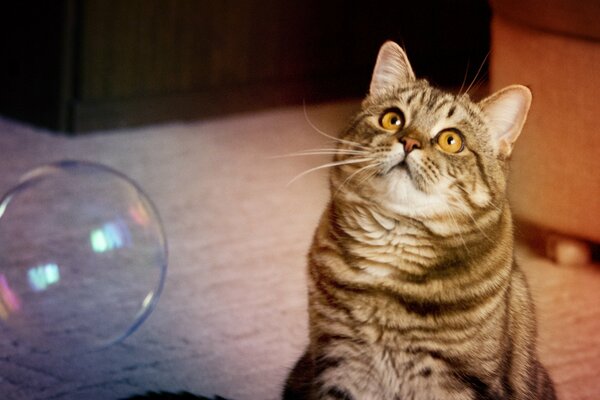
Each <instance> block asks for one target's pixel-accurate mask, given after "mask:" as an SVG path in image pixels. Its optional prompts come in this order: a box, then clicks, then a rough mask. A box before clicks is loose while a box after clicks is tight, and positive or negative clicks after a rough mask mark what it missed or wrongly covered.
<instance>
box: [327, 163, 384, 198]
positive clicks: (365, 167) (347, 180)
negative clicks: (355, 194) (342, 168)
mask: <svg viewBox="0 0 600 400" xmlns="http://www.w3.org/2000/svg"><path fill="white" fill-rule="evenodd" d="M378 166H379V162H377V163H373V164H369V165H367V166H364V167H361V168H359V169H358V170H356V171H354V172H353V173H352V174H350V176H348V177H347V178H346V179H345V180H344V182H342V183H341V184H340V186H338V188H337V189H336V191H335V193H334V194H333V196H332V198H335V197H336V196H337V195H338V193H339V192H340V190H341V189H342V187H344V185H346V184H347V183H349V182H350V181H351V180H352V178H354V177H355V176H356V175H358V174H359V173H361V172H363V171H365V170H367V169H370V168H375V167H378ZM371 176H372V175H371ZM361 183H362V181H361Z"/></svg>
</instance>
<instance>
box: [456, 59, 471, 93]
mask: <svg viewBox="0 0 600 400" xmlns="http://www.w3.org/2000/svg"><path fill="white" fill-rule="evenodd" d="M469 64H470V62H469V60H467V68H466V69H465V76H464V77H463V81H462V83H461V84H460V89H458V97H460V96H461V95H462V90H463V89H464V87H465V83H467V75H469V66H470V65H469Z"/></svg>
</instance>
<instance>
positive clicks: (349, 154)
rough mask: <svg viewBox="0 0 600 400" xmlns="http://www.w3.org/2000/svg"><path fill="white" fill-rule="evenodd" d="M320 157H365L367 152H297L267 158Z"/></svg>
mask: <svg viewBox="0 0 600 400" xmlns="http://www.w3.org/2000/svg"><path fill="white" fill-rule="evenodd" d="M321 155H325V156H327V155H330V156H336V155H346V156H366V155H368V152H366V151H337V150H308V151H298V152H295V153H289V154H280V155H276V156H271V157H269V158H270V159H274V158H287V157H301V156H321Z"/></svg>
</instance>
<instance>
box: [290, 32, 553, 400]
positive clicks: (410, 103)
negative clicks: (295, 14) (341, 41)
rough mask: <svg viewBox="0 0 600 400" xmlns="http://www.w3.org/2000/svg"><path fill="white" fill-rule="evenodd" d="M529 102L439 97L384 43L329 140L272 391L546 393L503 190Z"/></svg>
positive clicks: (389, 398) (441, 395) (443, 397)
mask: <svg viewBox="0 0 600 400" xmlns="http://www.w3.org/2000/svg"><path fill="white" fill-rule="evenodd" d="M441 62H443V60H441ZM531 98H532V96H531V92H530V90H529V89H528V88H526V87H524V86H520V85H512V86H508V87H506V88H504V89H502V90H500V91H498V92H496V93H494V94H492V95H490V96H489V97H487V98H485V99H484V100H482V101H480V102H473V101H471V100H470V98H469V96H468V95H467V94H457V95H455V94H450V93H445V92H443V91H441V90H439V89H437V88H434V87H433V86H431V85H430V84H429V83H428V82H427V81H426V80H423V79H416V77H415V74H414V72H413V70H412V68H411V65H410V63H409V61H408V58H407V56H406V54H405V53H404V51H403V50H402V48H401V47H400V46H398V45H397V44H396V43H394V42H386V43H385V44H384V45H383V46H382V47H381V49H380V51H379V55H378V57H377V61H376V64H375V68H374V71H373V76H372V80H371V84H370V88H369V93H368V95H367V97H366V98H365V100H364V101H363V103H362V106H361V110H360V111H359V113H358V114H357V115H356V116H355V117H354V119H353V120H352V122H351V123H350V125H349V127H348V128H347V129H346V130H345V131H344V132H343V133H342V135H341V136H340V138H338V140H337V142H338V145H337V148H336V152H335V156H334V163H333V165H334V166H333V168H332V170H331V173H330V189H331V199H330V201H329V203H328V205H327V207H326V210H325V212H324V213H323V215H322V218H321V220H320V222H319V225H318V227H317V229H316V232H315V235H314V239H313V243H312V245H311V248H310V251H309V254H308V308H309V344H308V348H307V350H306V352H305V353H304V355H303V356H302V357H301V358H300V360H299V361H298V362H297V363H296V365H295V367H294V368H293V370H292V371H291V372H290V374H289V376H288V378H287V381H286V384H285V388H284V391H283V399H285V400H291V399H311V400H313V399H314V400H316V399H338V400H339V399H344V400H412V399H415V400H433V399H439V400H449V399H456V400H459V399H460V400H463V399H464V400H467V399H523V400H536V399H555V398H556V395H555V391H554V386H553V383H552V381H551V380H550V377H549V375H548V373H547V372H546V370H545V369H544V367H543V366H542V365H541V363H540V361H539V360H538V356H537V350H536V322H535V316H534V308H533V305H532V300H531V297H530V294H529V289H528V286H527V282H526V280H525V276H524V274H523V272H522V270H521V269H520V268H519V266H518V265H517V264H516V263H515V261H514V256H513V225H512V219H511V213H510V210H509V207H508V203H507V199H506V180H507V174H508V160H509V158H510V154H511V151H512V148H513V144H514V142H515V140H516V139H517V137H518V136H519V134H520V132H521V129H522V127H523V124H524V122H525V119H526V116H527V113H528V110H529V106H530V104H531Z"/></svg>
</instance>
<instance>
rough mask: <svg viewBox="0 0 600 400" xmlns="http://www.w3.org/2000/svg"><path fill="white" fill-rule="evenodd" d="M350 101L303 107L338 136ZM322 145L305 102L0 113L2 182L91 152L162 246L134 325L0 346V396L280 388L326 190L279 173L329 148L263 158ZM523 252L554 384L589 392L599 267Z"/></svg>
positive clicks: (322, 183)
mask: <svg viewBox="0 0 600 400" xmlns="http://www.w3.org/2000/svg"><path fill="white" fill-rule="evenodd" d="M357 104H358V103H357V102H355V101H349V102H338V103H333V104H325V105H318V106H308V107H307V113H308V115H309V116H310V118H311V120H312V121H313V122H314V123H315V124H316V125H317V126H318V127H319V128H320V129H322V130H324V131H326V132H329V133H332V134H335V133H337V132H338V131H339V129H340V128H341V127H342V126H343V124H344V123H345V122H346V121H347V119H348V117H349V115H350V113H351V112H352V110H354V109H355V108H356V107H357ZM326 143H327V139H325V138H324V137H322V136H320V135H319V134H318V133H316V132H315V131H314V130H313V129H312V128H311V127H310V126H309V124H308V123H307V121H306V119H305V117H304V113H303V110H302V107H293V108H285V109H276V110H271V111H265V112H261V113H255V114H242V115H235V116H231V117H227V118H222V119H218V120H210V121H201V122H197V123H189V124H169V125H160V126H153V127H148V128H140V129H131V130H123V131H117V132H108V133H101V134H100V133H99V134H93V135H88V136H83V137H78V138H66V137H62V136H55V135H51V134H49V133H47V132H44V131H42V130H38V129H33V128H30V127H27V126H24V125H22V124H18V123H14V122H12V121H8V120H3V119H0V152H1V153H0V154H1V156H0V168H1V170H2V174H1V175H0V191H1V192H2V193H4V192H5V191H6V190H7V189H9V188H10V187H11V186H12V184H13V183H14V182H16V180H17V179H18V177H19V176H20V175H21V174H22V173H24V172H26V171H27V170H28V169H30V168H32V167H35V166H37V165H39V164H42V163H45V162H50V161H57V160H60V159H64V158H70V159H82V160H89V161H96V162H100V163H103V164H106V165H108V166H111V167H113V168H116V169H117V170H120V171H122V172H123V173H125V174H127V175H129V176H130V177H131V178H133V179H134V180H136V181H137V182H138V183H139V184H140V185H141V186H142V187H143V188H144V189H145V190H146V192H147V193H148V195H149V196H150V198H151V199H153V201H154V202H155V203H156V205H157V207H158V209H159V212H160V214H161V216H162V218H163V220H164V223H165V228H166V232H167V236H168V240H169V246H170V265H169V273H168V278H167V282H166V286H165V290H164V293H163V296H162V298H161V300H160V302H159V304H158V307H157V309H156V310H155V312H154V313H153V314H152V315H151V316H150V318H149V319H148V321H147V322H146V323H145V324H144V325H142V326H141V328H140V329H139V330H138V331H137V332H136V333H134V334H133V336H131V337H129V338H128V339H127V340H125V342H124V343H122V344H119V345H115V346H113V347H112V348H109V349H108V350H106V351H103V352H97V353H92V354H89V355H87V356H84V357H78V358H72V357H54V358H52V359H48V358H44V357H43V356H33V355H31V356H27V355H22V354H21V355H17V354H14V350H13V349H9V348H6V347H0V393H1V396H0V397H1V398H2V399H24V400H35V399H117V398H121V397H124V396H128V395H132V394H135V393H141V392H145V391H147V390H168V391H180V390H187V391H190V392H194V393H198V394H204V395H210V394H219V395H222V396H225V397H230V398H233V399H238V400H243V399H256V400H269V399H276V398H277V397H278V394H279V392H280V389H281V384H282V381H283V380H284V378H285V375H286V373H287V370H288V368H290V367H291V365H292V364H293V363H294V361H295V359H296V358H297V357H298V356H299V355H300V353H301V352H302V350H303V347H304V345H305V343H306V329H307V325H306V299H305V277H304V270H303V268H304V256H305V253H306V251H307V249H308V245H309V242H310V240H311V235H312V231H313V229H314V227H315V225H316V222H317V219H318V217H319V214H320V212H321V209H322V208H323V206H324V204H325V202H326V199H327V192H326V178H325V173H314V174H310V175H308V176H306V177H304V178H303V179H300V180H298V181H297V182H295V183H294V184H293V185H291V186H289V187H288V186H286V183H287V182H288V181H289V180H290V179H292V178H293V177H294V176H295V175H296V174H298V173H300V172H302V171H303V170H306V169H308V168H310V167H312V166H316V165H318V164H319V163H322V162H324V161H326V160H327V158H322V157H305V158H302V157H297V158H270V157H271V156H274V155H279V154H285V153H290V152H293V151H297V150H302V149H309V148H314V147H321V146H324V145H325V144H326ZM520 259H521V260H522V264H523V265H524V266H525V269H526V271H527V273H528V275H529V276H530V280H531V284H532V287H533V291H534V297H535V299H536V300H537V302H538V304H539V306H538V308H539V319H540V322H539V328H540V341H541V343H540V351H541V353H542V359H543V360H544V361H545V363H546V364H547V365H548V367H549V370H550V373H551V375H552V377H553V378H554V380H555V381H556V383H557V387H558V393H559V397H560V398H561V399H589V400H592V399H598V398H600V379H598V377H600V333H598V332H600V308H599V304H598V302H599V300H600V295H599V293H600V266H598V265H590V266H585V267H578V268H574V267H570V268H567V267H561V266H556V265H553V264H551V263H550V262H548V261H546V260H544V259H541V258H539V257H537V256H535V255H534V254H533V253H531V252H530V251H529V250H528V249H527V248H522V249H521V251H520ZM0 329H1V327H0ZM0 334H1V331H0Z"/></svg>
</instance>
